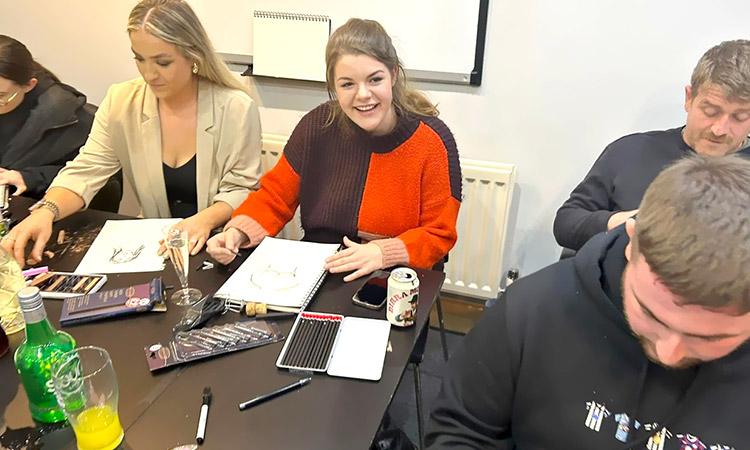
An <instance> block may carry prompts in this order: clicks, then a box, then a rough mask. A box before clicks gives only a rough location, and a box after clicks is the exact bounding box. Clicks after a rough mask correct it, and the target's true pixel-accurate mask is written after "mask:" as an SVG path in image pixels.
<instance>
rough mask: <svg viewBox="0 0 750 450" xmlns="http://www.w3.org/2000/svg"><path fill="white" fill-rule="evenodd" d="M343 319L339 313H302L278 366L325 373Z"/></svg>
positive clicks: (282, 352) (283, 350)
mask: <svg viewBox="0 0 750 450" xmlns="http://www.w3.org/2000/svg"><path fill="white" fill-rule="evenodd" d="M343 319H344V316H341V315H338V314H320V313H311V312H303V313H300V314H299V316H298V317H297V320H296V321H295V323H294V326H293V328H292V331H291V333H290V335H289V338H288V339H287V342H286V343H285V345H284V348H283V349H282V351H281V355H280V357H279V361H278V362H277V364H276V366H277V367H282V368H287V369H300V370H311V371H316V372H325V371H326V370H327V369H328V363H329V361H330V359H331V353H332V352H333V348H334V346H335V343H336V337H337V336H338V332H339V328H340V327H341V321H342V320H343Z"/></svg>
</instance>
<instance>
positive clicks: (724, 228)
mask: <svg viewBox="0 0 750 450" xmlns="http://www.w3.org/2000/svg"><path fill="white" fill-rule="evenodd" d="M633 255H634V256H633V257H634V258H637V257H639V255H642V256H643V257H644V258H645V259H646V262H647V263H648V265H649V267H650V269H651V271H652V272H653V273H654V274H655V275H656V276H657V277H658V278H659V280H660V281H661V282H662V284H664V286H666V287H667V288H668V289H669V290H670V291H671V292H672V293H673V294H675V295H677V296H679V297H680V298H682V300H683V302H682V303H683V304H692V305H699V306H702V307H705V308H707V309H717V310H722V311H728V312H729V313H731V314H745V313H747V312H750V161H748V160H745V159H743V158H741V157H738V156H736V155H729V156H717V157H711V156H705V155H696V156H692V157H688V158H684V159H682V160H680V161H678V162H676V163H675V164H673V165H672V166H670V167H668V168H667V169H665V170H664V171H662V172H661V173H660V174H659V176H658V177H656V179H655V180H654V182H653V183H651V185H650V186H649V188H648V189H647V190H646V194H645V195H644V197H643V201H642V202H641V207H640V210H639V211H638V217H637V220H636V225H635V233H634V236H633Z"/></svg>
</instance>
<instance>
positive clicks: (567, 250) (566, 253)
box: [560, 247, 576, 261]
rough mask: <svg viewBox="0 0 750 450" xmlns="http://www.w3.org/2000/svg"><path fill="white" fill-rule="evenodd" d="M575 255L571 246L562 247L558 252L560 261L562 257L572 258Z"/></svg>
mask: <svg viewBox="0 0 750 450" xmlns="http://www.w3.org/2000/svg"><path fill="white" fill-rule="evenodd" d="M575 255H576V251H575V250H573V249H572V248H567V247H563V249H562V252H561V253H560V261H562V260H563V259H568V258H572V257H574V256H575Z"/></svg>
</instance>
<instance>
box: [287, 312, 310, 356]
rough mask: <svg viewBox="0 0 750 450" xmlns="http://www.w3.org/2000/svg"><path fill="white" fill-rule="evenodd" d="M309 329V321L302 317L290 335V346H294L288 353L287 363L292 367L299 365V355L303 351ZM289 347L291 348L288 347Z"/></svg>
mask: <svg viewBox="0 0 750 450" xmlns="http://www.w3.org/2000/svg"><path fill="white" fill-rule="evenodd" d="M309 331H310V322H309V321H308V320H307V319H304V318H302V319H301V320H300V322H299V326H297V330H296V331H295V332H294V336H293V337H292V343H291V345H290V347H293V348H294V351H293V352H292V354H291V355H290V358H289V365H290V366H293V367H297V366H299V364H298V362H299V359H300V355H301V354H302V352H303V351H304V347H305V342H306V336H307V334H308V333H309ZM290 349H291V348H290Z"/></svg>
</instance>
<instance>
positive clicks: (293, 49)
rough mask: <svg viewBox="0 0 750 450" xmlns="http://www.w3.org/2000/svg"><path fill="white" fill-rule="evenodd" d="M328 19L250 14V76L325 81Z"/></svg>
mask: <svg viewBox="0 0 750 450" xmlns="http://www.w3.org/2000/svg"><path fill="white" fill-rule="evenodd" d="M330 34H331V19H329V18H328V16H318V15H312V14H292V13H283V12H271V11H254V12H253V75H263V76H269V77H276V78H292V79H297V80H312V81H325V80H326V64H325V50H326V44H327V43H328V36H329V35H330Z"/></svg>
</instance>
